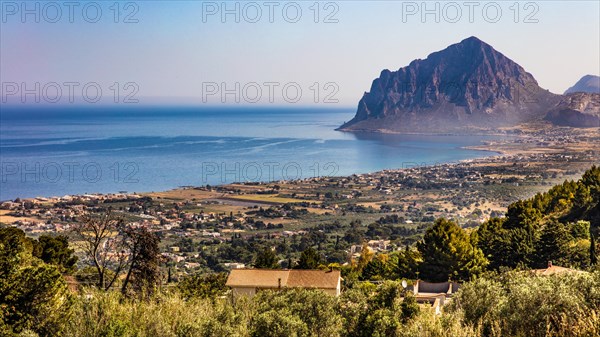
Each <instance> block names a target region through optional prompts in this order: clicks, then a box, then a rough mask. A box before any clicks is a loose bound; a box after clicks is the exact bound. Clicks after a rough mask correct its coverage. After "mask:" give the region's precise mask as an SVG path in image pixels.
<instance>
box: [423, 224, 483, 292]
mask: <svg viewBox="0 0 600 337" xmlns="http://www.w3.org/2000/svg"><path fill="white" fill-rule="evenodd" d="M417 247H418V249H419V252H420V253H421V256H422V257H423V263H421V266H420V268H419V270H420V272H421V274H420V275H421V276H422V277H423V279H426V280H429V281H434V282H438V281H445V280H448V279H454V280H469V279H470V278H471V277H472V276H474V275H477V274H479V273H481V272H482V271H483V269H484V268H485V266H486V265H487V263H488V261H487V260H486V258H485V257H484V256H483V252H482V251H481V249H479V248H478V247H476V246H474V245H473V244H472V243H471V238H470V237H469V236H468V235H467V234H466V233H465V231H464V230H463V229H462V228H460V227H459V226H458V225H457V224H456V223H455V222H453V221H449V220H446V219H443V218H442V219H438V220H437V221H436V222H435V224H434V225H433V227H431V228H429V229H427V231H426V232H425V236H424V237H423V240H422V241H421V242H419V243H418V244H417Z"/></svg>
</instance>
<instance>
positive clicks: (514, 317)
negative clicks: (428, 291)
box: [0, 167, 600, 336]
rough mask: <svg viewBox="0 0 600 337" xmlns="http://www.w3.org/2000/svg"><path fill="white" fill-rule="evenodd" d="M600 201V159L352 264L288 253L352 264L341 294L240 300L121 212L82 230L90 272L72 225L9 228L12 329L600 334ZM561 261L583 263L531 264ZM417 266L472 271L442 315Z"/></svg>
mask: <svg viewBox="0 0 600 337" xmlns="http://www.w3.org/2000/svg"><path fill="white" fill-rule="evenodd" d="M599 202H600V168H598V167H592V168H591V169H590V170H588V171H587V172H586V173H585V174H584V175H583V177H582V179H580V180H579V181H566V182H565V183H563V184H561V185H558V186H556V187H554V188H552V189H551V190H550V191H548V192H546V193H541V194H538V195H536V196H535V197H533V198H531V199H528V200H524V201H519V202H516V203H514V204H512V205H511V206H510V207H509V208H508V212H507V214H506V216H505V217H503V218H492V219H490V220H489V221H487V222H486V223H484V224H483V225H482V226H480V227H479V228H478V229H476V230H475V229H463V228H461V227H460V226H459V225H458V224H457V223H456V222H454V221H451V220H446V219H438V220H437V221H435V223H434V224H433V225H432V226H430V227H429V228H427V230H426V232H425V234H424V236H423V238H422V239H421V240H419V241H418V242H417V243H416V244H415V245H414V246H412V247H408V246H407V247H406V249H403V250H401V251H397V252H394V253H391V254H386V253H381V254H377V255H375V254H373V253H372V252H369V251H368V250H367V249H366V246H365V249H364V250H363V252H362V254H361V256H360V258H359V259H358V260H357V261H354V260H351V261H349V263H348V264H346V265H344V266H342V265H340V264H327V260H326V259H324V258H323V256H322V254H321V252H320V250H319V246H318V245H316V248H315V247H313V246H310V245H309V246H308V247H307V248H306V249H305V250H304V251H303V252H302V254H301V255H300V258H299V259H298V261H297V262H296V263H295V264H293V265H292V263H288V265H290V266H294V267H296V268H301V269H313V268H340V269H341V270H342V275H343V276H344V291H343V293H342V295H341V296H340V297H331V296H328V295H325V294H323V293H321V292H319V291H316V290H285V291H282V292H270V291H265V292H260V293H259V294H258V295H257V296H255V297H254V298H251V299H247V298H242V299H238V300H236V301H235V302H234V301H232V298H230V295H229V294H228V291H227V289H226V287H225V286H224V282H225V274H211V275H200V274H197V275H191V276H188V277H187V278H185V279H183V280H181V281H180V282H178V283H171V282H170V281H171V280H170V277H167V280H166V282H163V281H162V279H163V277H162V276H161V272H160V267H159V264H160V258H159V256H160V250H159V249H158V247H159V241H160V239H159V237H158V236H156V234H154V233H152V232H149V231H148V230H147V229H146V228H145V227H130V226H127V225H126V224H124V223H123V222H122V221H113V219H112V218H111V217H110V214H107V215H106V216H104V217H94V216H91V217H89V218H88V219H87V220H85V221H82V222H81V223H80V224H79V226H78V227H76V230H75V232H74V234H75V235H76V236H77V237H78V240H79V242H80V243H83V246H82V247H83V254H82V255H81V257H82V261H83V263H85V264H86V265H87V266H88V268H85V270H87V272H86V274H85V275H87V276H86V277H88V278H87V279H82V278H81V274H78V272H75V271H74V270H75V269H76V268H75V263H76V261H77V259H76V258H75V257H74V255H73V253H74V251H73V250H72V249H70V248H69V245H68V241H67V238H66V237H61V236H59V237H48V236H42V237H40V238H39V239H38V240H35V239H31V238H28V237H26V236H25V233H24V232H23V231H21V230H19V229H17V228H12V227H6V228H0V316H1V317H2V320H1V321H0V335H2V336H36V335H38V336H598V335H600V271H599V270H598V265H597V262H598V261H597V258H598V257H597V253H596V251H597V248H598V247H597V243H596V239H595V238H596V237H597V235H598V230H599V226H598V224H599V219H600V214H599ZM115 247H118V249H116V248H115ZM548 260H552V261H558V262H559V263H560V264H562V265H563V266H567V267H571V268H576V269H578V270H573V271H571V272H567V273H563V274H555V275H549V276H541V275H540V274H538V273H535V272H532V271H530V269H531V268H540V267H543V266H544V265H545V263H546V262H547V261H548ZM278 261H279V257H278V256H277V250H276V249H272V248H268V247H267V248H266V249H262V250H259V251H257V252H256V253H255V257H254V265H255V266H256V267H261V268H279V267H280V264H279V263H278ZM404 278H408V279H414V278H421V279H425V280H429V281H444V280H448V279H451V280H456V281H463V282H464V283H463V286H462V287H461V289H460V290H459V291H458V293H456V294H455V296H454V297H453V298H452V299H451V300H450V303H449V304H447V305H445V307H444V311H443V313H442V314H441V315H434V313H433V312H432V310H431V308H427V307H421V306H419V305H417V304H416V300H415V298H414V297H413V296H412V294H410V293H406V292H405V290H404V288H403V287H402V286H401V285H400V283H399V280H400V279H404ZM85 280H87V281H85ZM374 281H378V282H377V283H376V284H375V283H372V282H374ZM163 283H166V286H163ZM86 284H88V285H86ZM172 285H176V286H175V287H173V286H172ZM115 290H120V291H115Z"/></svg>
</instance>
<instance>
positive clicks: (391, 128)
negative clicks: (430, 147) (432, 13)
mask: <svg viewBox="0 0 600 337" xmlns="http://www.w3.org/2000/svg"><path fill="white" fill-rule="evenodd" d="M560 97H561V96H559V95H555V94H553V93H551V92H549V91H547V90H544V89H542V88H540V87H539V85H538V83H537V81H536V80H535V78H534V77H533V76H532V75H531V74H529V73H528V72H526V71H525V70H524V69H523V67H521V66H520V65H518V64H517V63H515V62H513V61H512V60H510V59H509V58H508V57H506V56H504V55H503V54H501V53H500V52H498V51H496V50H495V49H494V48H492V46H490V45H489V44H487V43H485V42H483V41H481V40H479V39H478V38H476V37H470V38H467V39H465V40H463V41H461V42H460V43H457V44H454V45H451V46H449V47H447V48H446V49H444V50H442V51H439V52H435V53H432V54H430V55H429V56H428V57H427V58H426V59H424V60H421V59H418V60H415V61H412V62H411V63H410V64H409V65H408V66H406V67H404V68H400V69H399V70H397V71H389V70H384V71H382V72H381V75H380V76H379V78H377V79H375V80H374V81H373V84H372V85H371V90H370V92H367V93H365V94H364V96H363V97H362V99H361V100H360V102H359V104H358V110H357V112H356V115H355V117H354V118H353V119H352V120H351V121H349V122H347V123H345V124H344V125H342V126H341V127H340V128H339V130H343V131H377V132H432V133H438V132H448V131H451V132H467V131H468V130H469V129H473V130H481V129H488V130H489V129H493V128H496V127H498V126H508V125H515V124H518V123H521V122H525V121H529V120H534V119H542V118H543V117H544V116H545V115H546V113H547V112H548V111H549V109H550V108H552V107H554V106H555V105H556V104H557V103H558V101H559V100H560Z"/></svg>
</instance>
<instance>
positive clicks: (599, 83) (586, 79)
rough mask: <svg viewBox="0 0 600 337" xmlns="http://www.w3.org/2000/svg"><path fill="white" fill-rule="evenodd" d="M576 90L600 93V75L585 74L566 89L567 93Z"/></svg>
mask: <svg viewBox="0 0 600 337" xmlns="http://www.w3.org/2000/svg"><path fill="white" fill-rule="evenodd" d="M575 92H587V93H592V94H600V76H594V75H585V76H583V77H582V78H581V79H580V80H579V81H577V83H575V85H574V86H572V87H570V88H569V89H567V91H565V95H566V94H572V93H575Z"/></svg>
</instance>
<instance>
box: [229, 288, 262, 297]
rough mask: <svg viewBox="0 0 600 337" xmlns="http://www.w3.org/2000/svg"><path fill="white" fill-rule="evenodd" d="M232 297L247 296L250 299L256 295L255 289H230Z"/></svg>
mask: <svg viewBox="0 0 600 337" xmlns="http://www.w3.org/2000/svg"><path fill="white" fill-rule="evenodd" d="M231 293H232V295H233V297H239V296H248V297H252V296H254V295H255V294H256V288H241V287H240V288H237V287H236V288H231Z"/></svg>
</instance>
